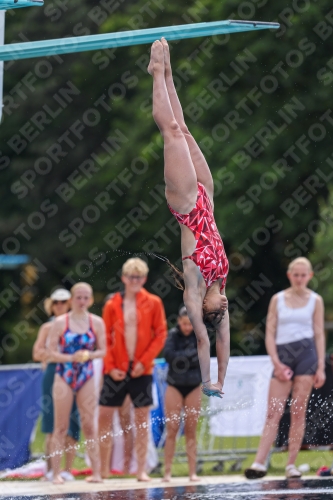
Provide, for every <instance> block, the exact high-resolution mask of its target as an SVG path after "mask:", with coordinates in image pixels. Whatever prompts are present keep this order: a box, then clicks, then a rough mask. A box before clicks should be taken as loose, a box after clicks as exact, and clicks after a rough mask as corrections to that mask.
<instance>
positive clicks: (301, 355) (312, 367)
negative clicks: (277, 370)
mask: <svg viewBox="0 0 333 500" xmlns="http://www.w3.org/2000/svg"><path fill="white" fill-rule="evenodd" d="M276 348H277V353H278V356H279V360H280V361H281V363H283V364H284V365H287V366H289V368H290V369H291V370H292V371H293V372H294V376H295V375H314V374H315V373H316V371H317V367H318V356H317V351H316V345H315V342H314V339H302V340H298V341H297V342H290V343H289V344H281V345H277V346H276ZM273 377H274V372H273Z"/></svg>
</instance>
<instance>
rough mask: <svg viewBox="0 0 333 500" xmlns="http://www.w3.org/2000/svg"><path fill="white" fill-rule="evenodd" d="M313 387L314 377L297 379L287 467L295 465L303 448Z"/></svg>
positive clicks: (292, 408) (308, 376)
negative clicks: (307, 412) (307, 411)
mask: <svg viewBox="0 0 333 500" xmlns="http://www.w3.org/2000/svg"><path fill="white" fill-rule="evenodd" d="M312 387H313V376H312V375H300V376H298V377H295V380H294V385H293V393H292V404H291V413H290V419H291V423H290V430H289V446H288V451H289V457H288V463H287V465H291V464H294V463H295V460H296V458H297V455H298V452H299V450H300V448H301V446H302V441H303V437H304V431H305V417H306V410H307V406H308V402H309V397H310V394H311V390H312Z"/></svg>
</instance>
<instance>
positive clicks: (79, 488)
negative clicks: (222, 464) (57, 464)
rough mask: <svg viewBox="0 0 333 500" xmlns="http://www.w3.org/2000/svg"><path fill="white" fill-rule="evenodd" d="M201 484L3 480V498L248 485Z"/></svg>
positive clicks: (209, 479) (221, 480)
mask: <svg viewBox="0 0 333 500" xmlns="http://www.w3.org/2000/svg"><path fill="white" fill-rule="evenodd" d="M303 478H304V479H318V476H303ZM200 479H201V481H200V482H190V481H189V479H188V477H175V478H173V479H172V480H171V481H170V482H169V483H166V482H163V481H162V480H161V479H160V478H154V479H152V480H151V481H150V482H147V483H141V482H138V481H137V480H136V479H121V478H117V479H106V480H104V482H103V483H97V484H96V483H95V484H92V483H87V482H86V481H84V480H76V481H70V482H66V483H64V484H62V485H55V484H52V483H49V482H45V481H40V480H37V481H31V480H30V481H1V482H0V498H1V497H8V496H9V495H10V496H19V497H23V496H24V497H26V496H35V495H59V494H61V495H63V494H68V493H89V492H98V491H116V490H118V491H119V490H139V489H147V488H167V487H174V488H177V486H190V485H199V484H202V485H209V484H211V485H213V484H228V483H229V484H230V483H243V482H249V481H248V480H247V479H246V478H245V477H244V476H243V475H241V474H234V475H229V476H228V475H221V476H200ZM279 479H280V480H281V479H282V480H283V479H285V477H284V476H269V475H268V476H266V477H265V481H267V480H268V481H269V480H279Z"/></svg>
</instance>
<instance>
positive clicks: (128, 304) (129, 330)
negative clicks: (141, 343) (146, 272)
mask: <svg viewBox="0 0 333 500" xmlns="http://www.w3.org/2000/svg"><path fill="white" fill-rule="evenodd" d="M123 306H124V324H125V331H124V336H125V345H126V349H127V353H128V357H129V360H130V361H133V359H134V353H135V348H136V341H137V315H136V300H135V296H134V297H124V301H123Z"/></svg>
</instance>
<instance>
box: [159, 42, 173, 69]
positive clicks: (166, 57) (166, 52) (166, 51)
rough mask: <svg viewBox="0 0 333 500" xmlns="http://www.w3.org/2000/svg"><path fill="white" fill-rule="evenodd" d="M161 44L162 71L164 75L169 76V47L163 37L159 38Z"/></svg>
mask: <svg viewBox="0 0 333 500" xmlns="http://www.w3.org/2000/svg"><path fill="white" fill-rule="evenodd" d="M161 44H162V45H163V52H164V71H165V75H166V76H170V75H171V74H172V71H171V61H170V49H169V44H168V42H167V41H166V39H165V38H164V37H162V38H161Z"/></svg>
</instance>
